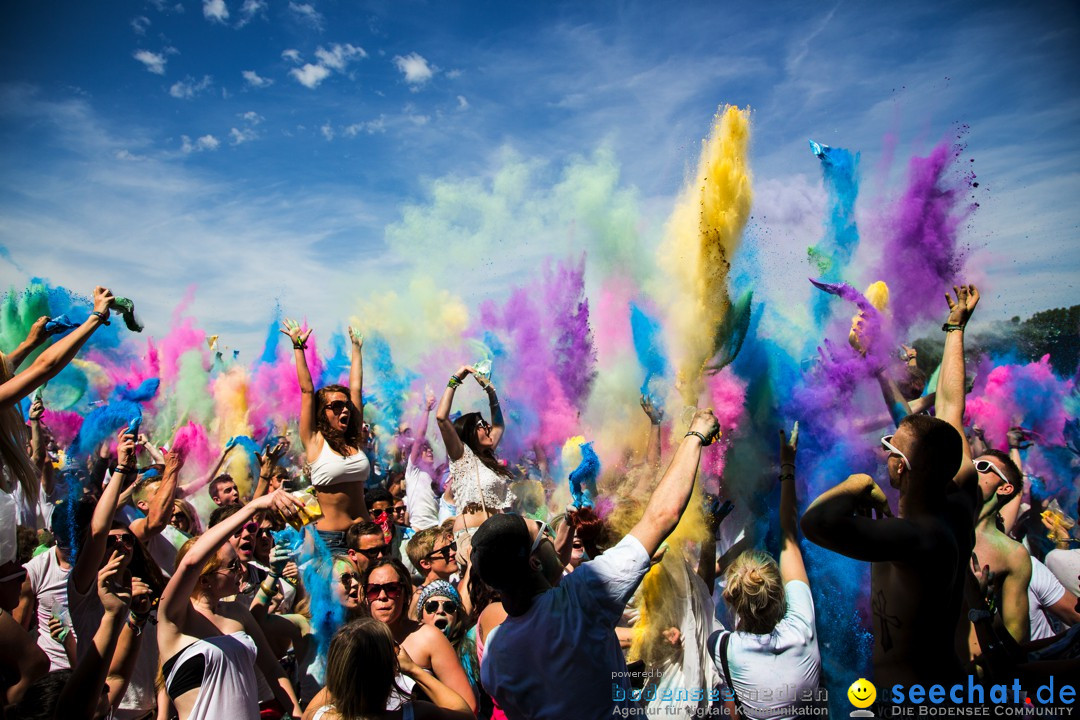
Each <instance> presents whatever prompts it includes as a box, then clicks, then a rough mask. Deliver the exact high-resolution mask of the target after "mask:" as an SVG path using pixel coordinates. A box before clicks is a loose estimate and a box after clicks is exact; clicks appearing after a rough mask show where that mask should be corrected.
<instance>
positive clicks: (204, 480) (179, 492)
mask: <svg viewBox="0 0 1080 720" xmlns="http://www.w3.org/2000/svg"><path fill="white" fill-rule="evenodd" d="M234 447H236V445H235V444H232V445H230V444H229V443H225V447H223V448H221V453H220V454H219V455H218V459H217V462H216V463H214V467H212V468H210V472H208V473H206V475H203V476H202V477H201V478H199V479H198V480H196V481H195V482H193V483H188V484H187V485H184V486H183V487H178V488H177V489H176V497H178V498H186V497H191V496H192V495H194V494H195V493H197V492H199V491H200V490H202V489H203V488H204V487H206V486H207V485H209V484H210V481H211V480H213V479H214V478H216V477H217V476H218V473H219V472H221V466H222V465H224V464H225V458H227V457H229V453H230V452H232V449H233V448H234Z"/></svg>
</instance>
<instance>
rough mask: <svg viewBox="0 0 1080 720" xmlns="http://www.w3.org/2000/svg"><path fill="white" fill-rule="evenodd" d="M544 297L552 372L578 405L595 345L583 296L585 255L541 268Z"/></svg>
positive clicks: (591, 371) (586, 389)
mask: <svg viewBox="0 0 1080 720" xmlns="http://www.w3.org/2000/svg"><path fill="white" fill-rule="evenodd" d="M543 282H544V299H545V304H546V307H547V308H548V310H549V312H550V313H551V317H552V319H553V323H552V324H553V328H552V329H553V330H554V333H555V334H554V337H555V375H556V377H558V379H559V382H560V384H561V385H562V388H563V394H564V395H565V397H566V399H567V401H568V402H569V403H570V404H571V405H573V406H574V407H576V408H578V409H581V408H583V407H584V405H585V402H586V401H587V400H588V398H589V393H590V391H591V389H592V384H593V381H594V380H595V379H596V348H595V347H594V346H593V337H592V329H591V328H590V326H589V300H588V298H586V297H585V256H584V255H582V256H581V259H580V260H579V261H578V262H577V264H573V263H570V262H565V263H554V264H552V265H548V266H547V267H545V268H544V279H543Z"/></svg>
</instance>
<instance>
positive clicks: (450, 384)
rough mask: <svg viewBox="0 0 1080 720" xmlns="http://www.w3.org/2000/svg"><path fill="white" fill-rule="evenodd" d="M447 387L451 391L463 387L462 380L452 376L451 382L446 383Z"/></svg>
mask: <svg viewBox="0 0 1080 720" xmlns="http://www.w3.org/2000/svg"><path fill="white" fill-rule="evenodd" d="M446 387H448V388H450V389H451V390H452V389H454V388H457V387H461V378H459V377H458V376H457V375H451V376H450V381H449V382H447V383H446Z"/></svg>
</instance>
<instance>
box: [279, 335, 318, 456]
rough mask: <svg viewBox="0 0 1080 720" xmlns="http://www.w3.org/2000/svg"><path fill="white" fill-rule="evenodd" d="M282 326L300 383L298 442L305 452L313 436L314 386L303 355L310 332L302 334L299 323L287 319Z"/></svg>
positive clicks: (305, 357)
mask: <svg viewBox="0 0 1080 720" xmlns="http://www.w3.org/2000/svg"><path fill="white" fill-rule="evenodd" d="M282 326H283V329H282V330H281V332H282V333H283V334H285V335H287V336H288V337H289V339H290V340H292V346H293V359H294V360H295V361H296V379H297V381H298V382H299V383H300V442H301V443H303V445H304V452H307V451H308V446H309V445H310V444H311V440H312V438H313V437H314V436H315V384H314V383H313V382H312V381H311V371H310V370H309V369H308V364H307V356H305V355H304V350H306V349H307V339H308V337H309V336H310V335H311V330H308V331H307V332H304V331H303V330H301V329H300V325H299V323H297V322H296V321H295V320H290V319H289V318H285V320H284V321H283V322H282Z"/></svg>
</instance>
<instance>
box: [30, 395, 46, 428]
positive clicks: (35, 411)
mask: <svg viewBox="0 0 1080 720" xmlns="http://www.w3.org/2000/svg"><path fill="white" fill-rule="evenodd" d="M44 414H45V403H43V402H42V401H41V398H40V397H37V396H35V397H34V401H33V402H32V403H30V412H29V413H27V419H28V420H30V421H31V422H33V421H36V420H40V419H41V416H42V415H44Z"/></svg>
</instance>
